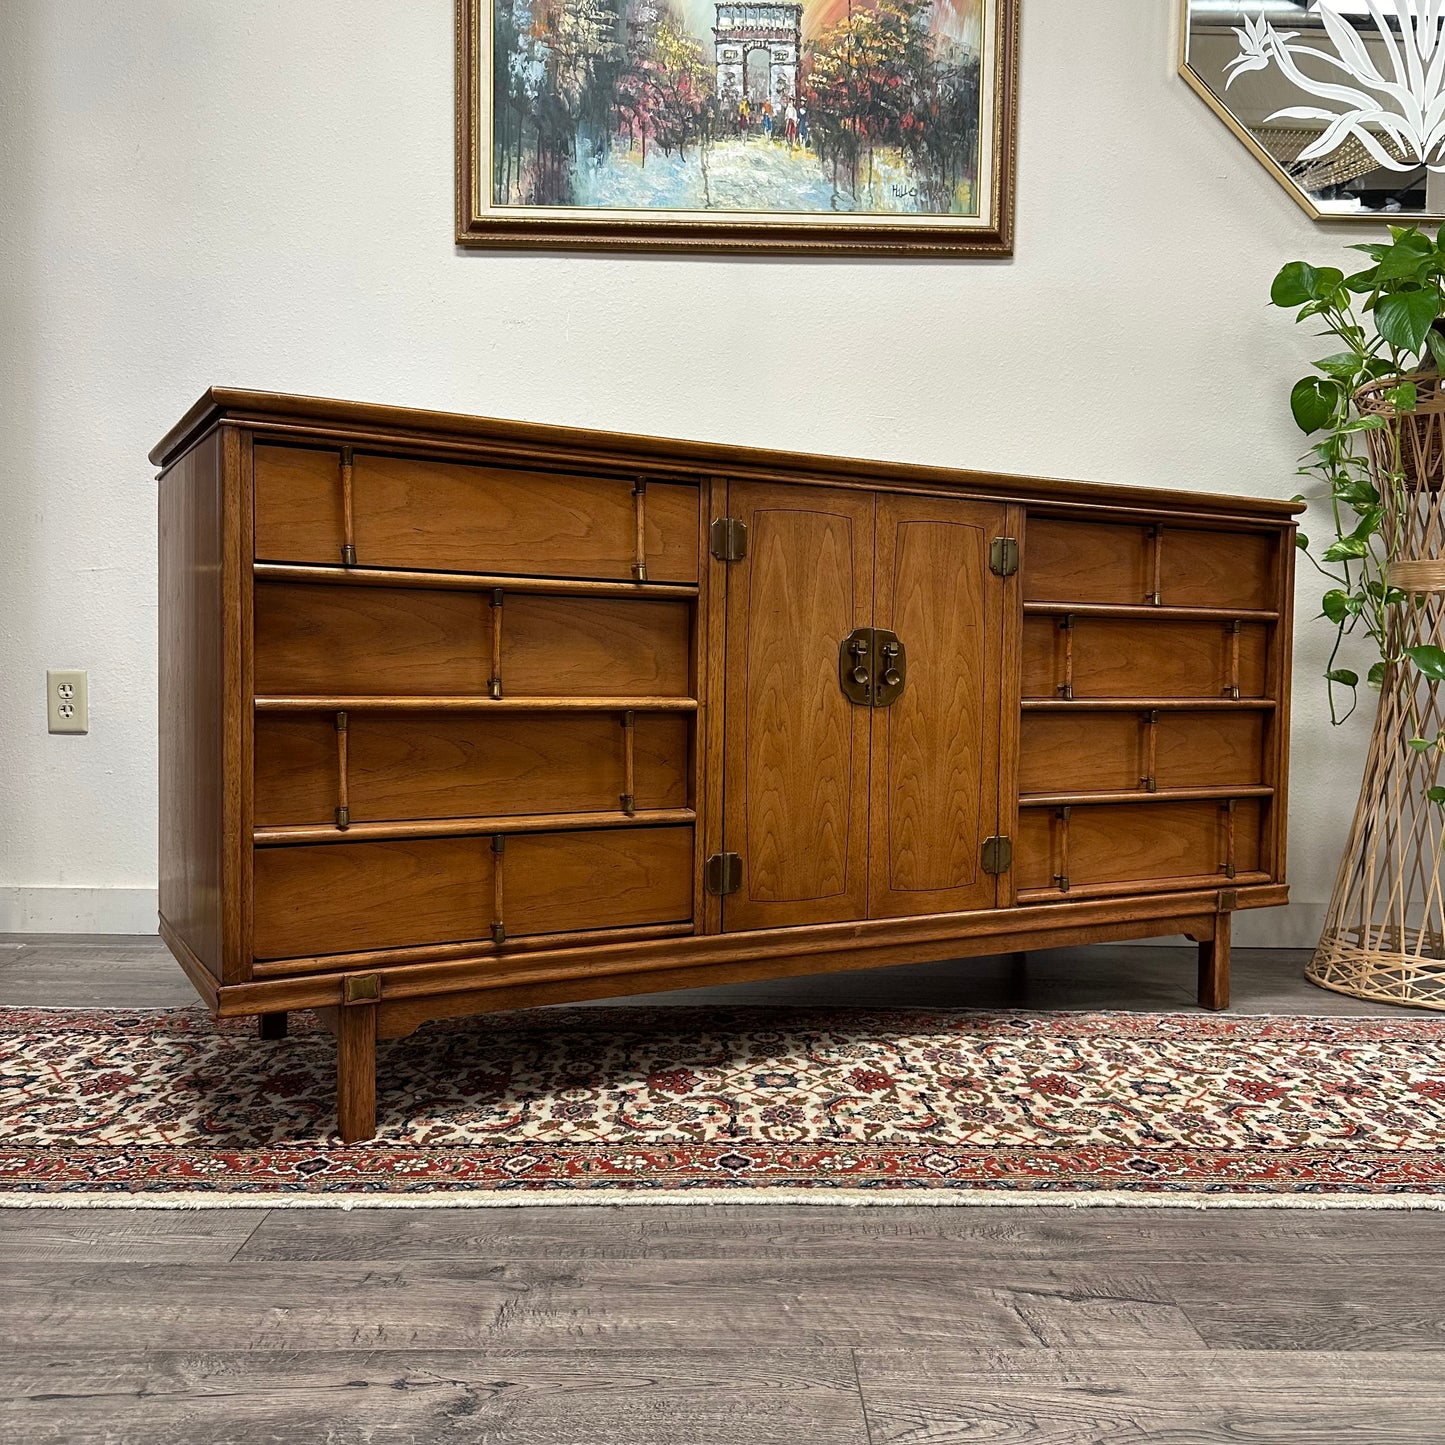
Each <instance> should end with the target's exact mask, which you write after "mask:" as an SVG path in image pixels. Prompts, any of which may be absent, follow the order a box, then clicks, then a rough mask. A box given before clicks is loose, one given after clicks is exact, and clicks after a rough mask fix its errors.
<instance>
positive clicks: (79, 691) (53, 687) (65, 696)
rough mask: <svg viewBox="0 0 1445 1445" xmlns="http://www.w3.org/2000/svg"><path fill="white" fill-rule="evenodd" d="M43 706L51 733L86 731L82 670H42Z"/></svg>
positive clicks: (87, 705) (86, 693)
mask: <svg viewBox="0 0 1445 1445" xmlns="http://www.w3.org/2000/svg"><path fill="white" fill-rule="evenodd" d="M45 710H46V712H47V714H48V715H49V717H50V731H51V732H53V733H88V732H89V731H90V689H89V688H88V687H87V686H86V682H85V673H83V672H79V671H51V672H47V673H46V674H45Z"/></svg>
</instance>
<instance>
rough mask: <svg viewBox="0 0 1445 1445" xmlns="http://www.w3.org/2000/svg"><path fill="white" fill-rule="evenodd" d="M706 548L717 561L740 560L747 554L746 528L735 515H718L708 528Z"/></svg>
mask: <svg viewBox="0 0 1445 1445" xmlns="http://www.w3.org/2000/svg"><path fill="white" fill-rule="evenodd" d="M708 550H709V551H710V552H711V553H712V554H713V556H714V557H716V558H717V560H718V561H719V562H741V561H742V560H743V558H744V557H746V556H747V555H748V528H747V524H746V523H745V522H741V521H739V520H738V519H737V518H736V517H719V518H718V519H717V520H716V521H715V522H714V523H713V524H712V526H711V527H709V528H708Z"/></svg>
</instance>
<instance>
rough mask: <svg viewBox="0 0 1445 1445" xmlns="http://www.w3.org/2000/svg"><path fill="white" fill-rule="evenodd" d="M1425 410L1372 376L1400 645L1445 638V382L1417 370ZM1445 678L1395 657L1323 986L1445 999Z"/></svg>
mask: <svg viewBox="0 0 1445 1445" xmlns="http://www.w3.org/2000/svg"><path fill="white" fill-rule="evenodd" d="M1411 379H1412V380H1414V381H1415V382H1416V385H1417V388H1418V402H1417V409H1416V410H1415V411H1413V412H1405V413H1397V412H1396V411H1395V408H1394V407H1393V406H1392V405H1391V404H1390V403H1389V402H1388V401H1386V400H1385V398H1384V395H1383V393H1384V392H1385V391H1387V390H1389V389H1390V388H1391V387H1392V386H1393V385H1395V382H1394V381H1393V380H1386V381H1382V382H1376V383H1374V384H1372V385H1371V386H1368V387H1365V388H1363V389H1362V390H1361V391H1360V392H1359V394H1358V396H1357V397H1356V402H1357V404H1358V407H1359V410H1360V412H1361V414H1362V415H1365V416H1371V415H1375V416H1383V417H1385V418H1386V421H1387V422H1388V425H1387V426H1385V427H1383V428H1381V429H1380V430H1377V431H1371V432H1366V433H1365V436H1366V440H1367V443H1368V446H1369V456H1370V468H1371V473H1372V479H1373V481H1374V483H1375V487H1376V489H1377V490H1378V491H1379V493H1380V496H1381V498H1382V499H1383V501H1384V504H1385V510H1386V515H1385V522H1384V528H1385V540H1386V542H1387V544H1388V545H1389V548H1390V555H1391V557H1392V558H1393V559H1394V560H1392V561H1391V563H1390V572H1389V580H1390V585H1391V586H1393V587H1398V588H1400V589H1401V590H1402V591H1403V592H1405V593H1406V594H1407V596H1408V600H1407V601H1406V602H1404V603H1401V604H1400V605H1399V606H1398V607H1394V608H1392V609H1391V612H1390V620H1389V637H1388V642H1389V652H1390V655H1391V656H1399V655H1400V654H1401V653H1402V651H1403V650H1404V649H1405V648H1407V647H1417V646H1420V645H1422V644H1433V645H1435V646H1436V647H1445V384H1442V381H1441V378H1440V377H1438V376H1418V377H1413V378H1411ZM1442 686H1445V685H1442V684H1439V683H1434V682H1431V681H1430V680H1429V679H1428V678H1426V677H1424V676H1423V675H1422V674H1421V672H1420V671H1419V669H1418V668H1416V667H1415V666H1414V665H1413V664H1408V663H1407V664H1405V665H1403V666H1400V667H1390V668H1387V670H1386V674H1385V678H1384V684H1383V686H1382V687H1381V690H1380V702H1379V710H1378V712H1377V713H1376V716H1375V727H1374V732H1373V734H1372V735H1371V738H1370V751H1369V757H1368V759H1367V761H1366V764H1365V777H1364V781H1363V783H1362V784H1361V785H1360V799H1359V803H1358V804H1357V805H1356V808H1355V816H1354V822H1353V823H1352V825H1351V827H1350V834H1349V839H1348V841H1347V843H1346V845H1345V854H1344V858H1343V860H1342V861H1341V863H1340V871H1339V876H1338V877H1337V878H1336V880H1335V888H1334V894H1333V896H1332V897H1331V899H1330V905H1329V910H1328V912H1327V913H1326V915H1325V926H1324V931H1323V933H1322V935H1321V937H1320V942H1319V947H1318V948H1317V949H1316V950H1315V955H1314V957H1313V959H1312V960H1311V961H1310V964H1309V967H1308V968H1307V969H1306V970H1305V976H1306V977H1307V978H1309V979H1310V980H1311V981H1312V982H1313V983H1317V984H1319V985H1321V986H1322V987H1323V988H1329V989H1334V990H1335V991H1336V992H1338V993H1347V994H1352V995H1353V996H1354V997H1356V998H1363V999H1372V1000H1376V1001H1378V1002H1381V1003H1394V1004H1411V1005H1414V1006H1416V1007H1418V1008H1431V1009H1440V1010H1445V892H1442V879H1441V863H1442V846H1445V811H1442V809H1441V808H1440V807H1438V806H1437V805H1436V804H1434V803H1432V802H1430V800H1429V799H1428V798H1427V797H1426V792H1427V790H1428V789H1429V788H1431V787H1434V786H1435V785H1436V784H1437V783H1439V781H1440V775H1441V772H1442V768H1441V755H1440V754H1439V752H1437V751H1435V750H1434V749H1431V750H1430V751H1428V752H1425V753H1417V752H1416V751H1415V750H1414V749H1413V748H1411V747H1410V745H1409V740H1410V739H1411V738H1414V737H1426V738H1434V737H1435V735H1436V734H1437V733H1438V732H1440V731H1441V729H1442V728H1445V713H1442V706H1445V697H1442V696H1441V695H1440V691H1441V688H1442Z"/></svg>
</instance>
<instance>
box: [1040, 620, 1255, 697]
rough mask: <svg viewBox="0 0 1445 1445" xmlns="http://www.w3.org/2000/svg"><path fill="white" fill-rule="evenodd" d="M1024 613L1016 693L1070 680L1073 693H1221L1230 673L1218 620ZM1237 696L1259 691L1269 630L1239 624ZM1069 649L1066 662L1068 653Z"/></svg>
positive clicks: (1049, 691) (1056, 693) (1054, 690)
mask: <svg viewBox="0 0 1445 1445" xmlns="http://www.w3.org/2000/svg"><path fill="white" fill-rule="evenodd" d="M1060 622H1061V619H1060V618H1056V617H1026V618H1024V655H1023V695H1024V697H1026V698H1051V697H1052V698H1057V697H1061V696H1062V695H1063V693H1062V688H1063V686H1064V684H1065V682H1067V681H1070V680H1072V686H1073V696H1074V697H1076V698H1091V697H1093V698H1102V697H1139V698H1151V697H1152V698H1190V697H1198V698H1206V697H1215V698H1224V697H1228V696H1229V695H1230V694H1229V689H1230V687H1231V686H1232V685H1233V679H1234V677H1235V676H1236V673H1235V669H1234V648H1235V641H1236V640H1235V639H1234V638H1233V637H1232V636H1231V634H1230V633H1229V632H1228V631H1226V629H1225V627H1224V626H1223V624H1221V623H1218V622H1180V621H1176V620H1172V619H1165V618H1157V619H1156V618H1143V619H1139V620H1135V619H1132V618H1130V619H1128V620H1120V619H1117V618H1111V617H1075V618H1074V619H1073V622H1072V626H1071V627H1064V626H1061V625H1060ZM1237 642H1238V650H1239V668H1238V674H1237V676H1238V682H1239V691H1240V696H1241V697H1242V698H1258V697H1263V696H1264V695H1265V682H1266V675H1267V672H1266V667H1267V660H1268V643H1269V629H1268V626H1267V625H1266V624H1265V623H1262V622H1246V623H1244V624H1242V625H1241V627H1240V631H1239V636H1238V639H1237ZM1071 654H1072V666H1071V665H1070V655H1071Z"/></svg>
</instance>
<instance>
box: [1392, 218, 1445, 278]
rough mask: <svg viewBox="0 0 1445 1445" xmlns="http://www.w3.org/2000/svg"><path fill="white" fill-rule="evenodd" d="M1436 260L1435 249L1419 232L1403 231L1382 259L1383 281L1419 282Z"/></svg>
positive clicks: (1427, 238)
mask: <svg viewBox="0 0 1445 1445" xmlns="http://www.w3.org/2000/svg"><path fill="white" fill-rule="evenodd" d="M1434 259H1435V247H1434V246H1433V245H1432V244H1431V242H1430V239H1429V237H1427V236H1423V235H1421V234H1420V232H1419V231H1413V230H1411V231H1402V232H1401V233H1400V235H1399V236H1397V237H1396V239H1395V244H1394V245H1393V246H1391V247H1390V249H1389V250H1388V251H1386V252H1385V254H1384V255H1383V256H1381V257H1380V271H1379V279H1380V280H1381V281H1406V280H1409V281H1418V280H1420V279H1422V277H1423V276H1424V273H1425V268H1426V267H1427V266H1429V264H1430V263H1431V262H1432V261H1433V260H1434Z"/></svg>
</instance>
